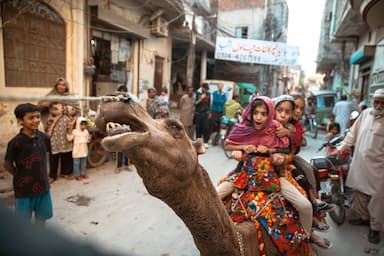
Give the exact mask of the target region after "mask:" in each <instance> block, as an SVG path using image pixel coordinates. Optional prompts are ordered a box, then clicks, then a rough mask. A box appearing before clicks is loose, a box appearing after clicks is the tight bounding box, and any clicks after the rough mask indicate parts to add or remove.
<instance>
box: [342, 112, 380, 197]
mask: <svg viewBox="0 0 384 256" xmlns="http://www.w3.org/2000/svg"><path fill="white" fill-rule="evenodd" d="M371 110H372V109H371V108H369V109H366V110H365V111H363V112H362V113H361V115H360V117H359V118H358V119H357V120H356V122H355V124H354V125H353V126H352V127H351V130H350V132H349V133H348V134H347V135H346V137H345V139H344V141H343V144H342V146H341V147H340V148H339V149H344V148H347V147H350V146H352V145H355V152H354V156H353V159H352V165H351V169H350V171H349V173H348V178H347V183H346V185H347V186H348V187H351V188H353V189H355V190H358V191H360V192H363V193H365V194H367V195H370V196H373V195H374V194H375V193H376V192H377V191H379V190H382V188H381V189H380V186H383V184H384V117H379V118H377V117H374V116H373V115H372V114H371ZM383 204H384V203H383Z"/></svg>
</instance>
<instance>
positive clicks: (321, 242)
mask: <svg viewBox="0 0 384 256" xmlns="http://www.w3.org/2000/svg"><path fill="white" fill-rule="evenodd" d="M310 241H311V243H314V244H315V245H317V246H319V247H321V248H324V249H331V248H332V247H333V243H332V242H331V241H329V240H328V239H327V238H318V239H310Z"/></svg>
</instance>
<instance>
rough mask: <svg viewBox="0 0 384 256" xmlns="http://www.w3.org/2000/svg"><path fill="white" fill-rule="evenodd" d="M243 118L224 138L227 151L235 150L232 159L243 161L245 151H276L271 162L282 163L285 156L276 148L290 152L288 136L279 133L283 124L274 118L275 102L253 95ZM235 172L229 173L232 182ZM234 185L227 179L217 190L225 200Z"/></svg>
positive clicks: (261, 152)
mask: <svg viewBox="0 0 384 256" xmlns="http://www.w3.org/2000/svg"><path fill="white" fill-rule="evenodd" d="M242 120H243V121H242V123H241V124H237V125H235V127H234V128H233V129H232V131H231V133H230V134H229V135H228V137H227V139H226V140H225V150H232V158H233V159H235V160H238V161H241V160H242V159H243V156H244V154H251V153H258V154H269V153H274V154H273V155H272V163H273V164H275V165H282V164H283V163H284V162H285V156H284V155H283V154H280V153H276V151H283V152H286V153H288V152H289V151H290V150H289V139H288V138H287V137H281V138H280V137H278V136H277V135H276V130H277V128H279V127H281V124H280V123H279V122H278V121H276V120H274V103H273V101H272V100H271V99H270V98H268V97H266V96H257V97H254V98H253V99H252V100H251V101H250V102H249V104H248V106H247V107H246V108H245V109H244V111H243V113H242ZM281 149H283V150H281ZM284 149H286V150H284ZM233 175H235V176H237V174H236V173H234V172H231V173H230V174H229V176H230V177H232V178H231V181H235V180H234V179H233ZM235 187H236V182H230V181H224V182H223V183H221V184H220V185H219V186H218V187H217V192H218V194H219V196H220V198H221V199H223V198H224V197H225V196H227V195H228V194H229V193H230V192H232V191H233V190H234V189H235Z"/></svg>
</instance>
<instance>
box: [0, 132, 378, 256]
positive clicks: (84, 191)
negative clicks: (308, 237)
mask: <svg viewBox="0 0 384 256" xmlns="http://www.w3.org/2000/svg"><path fill="white" fill-rule="evenodd" d="M307 139H308V146H307V147H305V148H303V149H302V156H303V157H304V158H306V159H307V160H309V159H310V158H311V157H312V156H315V155H319V154H322V152H320V153H316V150H317V148H319V147H320V145H321V143H322V142H323V139H324V134H323V133H321V134H320V136H319V139H317V140H313V139H311V138H307ZM199 161H200V163H201V164H202V166H204V167H205V168H206V170H207V171H208V173H209V175H210V178H211V180H212V182H213V184H216V183H217V181H218V180H219V179H220V178H221V177H223V176H224V175H225V174H226V173H228V171H230V170H231V169H232V168H233V167H234V166H235V164H236V163H235V161H233V160H228V159H227V158H226V157H225V155H224V153H223V150H222V149H221V147H219V146H216V147H213V146H211V147H210V148H209V149H208V150H207V152H206V154H204V155H201V156H200V157H199ZM114 166H115V162H114V161H113V160H111V161H109V162H107V163H105V164H104V165H103V166H100V167H98V168H93V169H89V170H88V174H89V176H90V179H89V181H87V182H82V181H76V180H65V179H59V180H57V181H56V182H55V183H54V184H52V187H51V192H52V197H53V206H54V217H53V218H52V219H51V220H49V221H48V225H47V226H48V228H52V229H54V230H56V231H58V232H60V233H63V234H65V235H68V236H70V237H71V238H72V239H75V240H80V241H86V242H91V243H94V244H95V245H97V246H100V247H102V248H103V249H106V250H111V251H114V252H118V253H121V254H123V255H128V254H130V255H143V256H146V255H148V256H153V255H160V256H173V255H174V256H183V255H185V256H195V255H199V251H198V250H197V248H196V246H195V245H194V242H193V238H192V236H191V234H190V232H189V231H188V229H187V228H186V226H185V225H184V223H183V222H182V220H181V219H180V218H179V217H178V216H176V214H175V213H174V212H173V211H172V210H171V209H170V208H169V207H168V206H167V205H166V204H165V203H163V202H162V201H160V200H158V199H157V198H154V197H152V196H151V195H149V194H148V192H147V191H146V189H145V187H144V184H143V183H142V180H141V178H140V177H139V176H138V175H137V173H136V170H135V169H134V167H133V168H132V170H131V171H127V170H124V171H122V172H120V173H115V172H114ZM6 180H7V179H3V181H4V183H6ZM8 182H10V179H8ZM2 184H3V183H1V184H0V186H3V187H4V184H3V185H2ZM9 184H11V183H9ZM8 186H9V185H8ZM0 189H1V187H0ZM180 193H182V191H180ZM1 197H2V198H3V199H4V201H5V203H6V204H8V205H9V206H10V207H12V200H13V196H12V193H10V192H8V193H6V192H5V193H2V194H1ZM328 222H329V224H330V225H331V230H330V231H328V232H327V233H320V232H317V233H318V234H320V235H321V236H323V237H327V238H328V239H330V240H331V241H333V244H334V246H333V248H331V249H320V248H319V247H317V246H314V248H315V249H316V252H317V254H318V255H319V256H331V255H348V256H363V255H384V241H382V242H381V244H380V245H377V246H373V245H372V244H369V243H368V241H367V232H368V228H367V227H356V226H351V225H349V224H348V223H344V224H343V225H341V226H337V225H336V224H334V223H333V222H332V220H328ZM382 240H384V236H383V234H382ZM365 251H367V252H368V253H366V252H365Z"/></svg>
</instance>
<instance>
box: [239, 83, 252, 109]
mask: <svg viewBox="0 0 384 256" xmlns="http://www.w3.org/2000/svg"><path fill="white" fill-rule="evenodd" d="M236 87H237V88H236V94H237V95H239V97H240V105H241V106H242V107H245V106H246V105H247V104H248V102H249V99H250V98H251V96H252V95H253V94H255V93H256V91H257V90H256V86H255V85H254V84H252V83H242V82H237V83H236Z"/></svg>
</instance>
